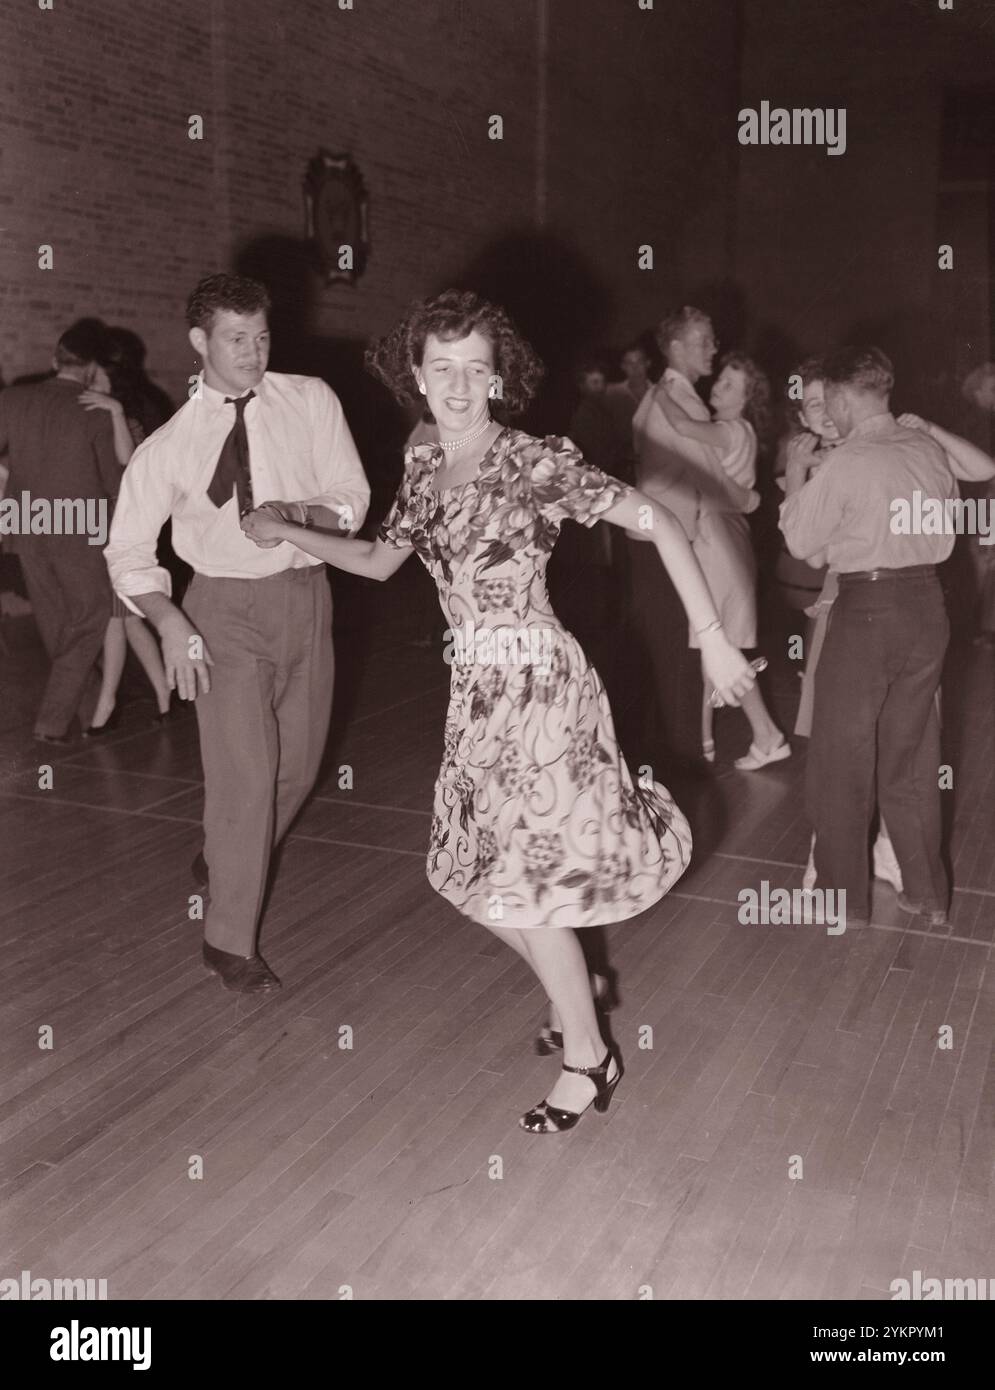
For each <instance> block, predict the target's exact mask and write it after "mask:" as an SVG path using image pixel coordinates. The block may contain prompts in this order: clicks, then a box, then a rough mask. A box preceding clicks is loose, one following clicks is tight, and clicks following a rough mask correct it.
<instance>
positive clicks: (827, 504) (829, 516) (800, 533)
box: [778, 463, 848, 560]
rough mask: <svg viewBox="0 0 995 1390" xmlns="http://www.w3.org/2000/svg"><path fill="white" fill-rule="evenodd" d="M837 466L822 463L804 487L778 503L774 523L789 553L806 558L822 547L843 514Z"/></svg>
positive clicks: (836, 529) (839, 525) (834, 533)
mask: <svg viewBox="0 0 995 1390" xmlns="http://www.w3.org/2000/svg"><path fill="white" fill-rule="evenodd" d="M837 472H838V470H837V469H835V468H833V467H831V466H830V464H828V463H827V464H824V465H823V467H822V468H820V469H819V470H818V472H817V473H816V474H815V476H814V477H812V478H810V479H809V480H808V482H807V483H806V484H805V486H804V487H802V488H799V490H798V491H797V492H796V493H793V494H792V496H791V497H788V498H786V500H785V501H783V502H782V503H781V509H780V519H779V521H778V525H779V526H780V528H781V532H782V534H783V535H784V541H785V544H786V545H787V547H788V549H789V550H790V552H791V554H792V555H794V556H795V557H796V558H797V559H799V560H807V559H808V558H809V557H810V556H812V555H817V554H818V553H819V552H820V551H822V550H825V548H826V546H827V545H828V544H829V542H830V541H831V540H833V539H834V538H835V537H837V536H838V535H839V534H840V533H841V531H842V530H843V529H844V528H843V523H844V522H845V520H846V517H847V511H848V508H847V504H846V501H845V499H844V495H843V493H842V491H841V490H840V488H839V487H838V486H837V481H836V474H837Z"/></svg>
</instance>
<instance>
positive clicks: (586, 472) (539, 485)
mask: <svg viewBox="0 0 995 1390" xmlns="http://www.w3.org/2000/svg"><path fill="white" fill-rule="evenodd" d="M536 446H537V448H538V449H539V454H538V457H537V458H536V459H535V461H534V463H533V464H532V467H531V483H532V496H533V499H534V500H535V501H536V502H537V503H538V506H539V510H540V511H541V512H542V515H543V516H544V517H546V519H547V520H548V521H553V522H561V521H565V520H567V519H568V518H569V520H571V521H579V522H580V524H581V525H582V526H593V525H594V523H595V522H596V521H598V520H599V519H600V517H601V515H602V514H603V513H604V512H606V511H608V510H609V508H611V507H613V506H614V505H615V503H616V502H617V501H618V500H619V498H621V497H624V496H625V495H626V493H628V492H630V491H631V489H630V488H629V486H628V484H627V483H622V482H619V480H618V479H617V478H612V477H611V476H610V475H609V474H607V473H604V472H602V470H601V469H600V468H596V467H595V465H594V464H593V463H588V462H587V460H586V459H585V458H584V456H583V454H582V453H581V452H580V450H579V449H578V448H577V445H576V444H574V442H573V441H572V440H570V439H566V438H559V437H557V436H555V435H547V437H546V438H545V439H543V440H536Z"/></svg>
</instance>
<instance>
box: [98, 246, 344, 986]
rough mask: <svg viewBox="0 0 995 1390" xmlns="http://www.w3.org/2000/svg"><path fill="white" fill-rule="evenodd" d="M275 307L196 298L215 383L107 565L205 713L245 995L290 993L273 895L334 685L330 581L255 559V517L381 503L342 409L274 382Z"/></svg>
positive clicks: (205, 741)
mask: <svg viewBox="0 0 995 1390" xmlns="http://www.w3.org/2000/svg"><path fill="white" fill-rule="evenodd" d="M269 307H270V301H269V295H268V293H267V291H266V288H265V286H263V285H261V284H260V283H259V282H258V281H255V280H249V279H246V278H244V277H242V276H236V275H225V274H220V275H210V276H208V277H206V278H205V279H204V280H202V281H201V282H200V284H199V285H198V286H197V288H196V289H195V290H194V292H193V294H192V295H191V296H190V299H189V302H188V304H187V321H188V324H189V327H190V341H191V343H192V344H193V347H194V349H195V351H196V352H197V353H198V355H199V357H200V358H201V360H202V362H203V372H202V374H201V376H200V377H199V378H198V379H197V382H196V385H195V386H194V388H193V390H192V393H191V397H190V399H189V400H188V401H187V402H186V404H185V405H184V406H182V407H181V409H180V410H178V411H177V413H176V414H175V415H174V416H173V417H172V419H171V420H169V421H168V422H167V423H166V424H165V425H163V426H162V428H161V429H158V430H156V432H155V433H154V434H152V435H150V436H149V438H148V439H146V440H145V441H144V443H142V444H141V445H139V447H138V448H137V449H136V450H135V453H134V455H133V456H132V459H131V462H130V463H129V465H128V468H127V470H126V472H125V475H124V479H123V481H122V485H121V491H120V495H119V500H118V505H117V510H116V512H115V515H114V521H113V524H112V527H111V536H110V542H109V544H108V546H107V549H106V551H105V554H106V558H107V564H108V567H109V569H110V574H111V583H112V584H113V586H114V588H115V589H116V591H117V592H118V593H119V594H120V595H121V597H122V598H123V599H124V601H125V603H127V605H128V606H129V607H130V608H133V609H134V611H135V612H138V613H142V614H144V616H145V617H146V618H148V619H149V621H150V622H152V623H153V624H154V625H155V627H156V628H157V629H158V631H159V635H160V638H161V640H162V651H163V659H164V662H165V666H166V673H167V676H168V678H169V681H170V685H171V686H172V687H174V688H175V689H176V690H177V691H178V693H179V695H180V696H181V697H182V698H183V699H187V700H195V701H196V710H197V720H198V725H199V729H200V746H201V760H202V763H203V767H204V852H203V856H202V857H201V856H198V860H199V863H200V867H201V877H202V879H203V880H206V877H207V872H208V871H209V874H210V901H209V906H208V910H207V914H206V918H205V923H204V948H203V949H204V962H205V964H206V965H207V966H208V968H209V969H211V970H212V971H214V972H215V973H216V974H218V975H220V977H221V980H222V983H223V984H224V985H225V987H226V988H228V989H233V990H237V991H239V992H241V993H261V992H264V991H266V990H270V989H276V988H278V987H279V984H280V981H279V980H278V979H277V977H276V976H275V975H274V974H273V972H272V971H271V970H270V969H269V967H268V966H267V965H266V962H265V961H264V960H263V958H262V957H261V956H260V955H259V953H258V950H257V940H258V933H259V919H260V913H261V909H262V901H263V894H264V892H265V888H266V881H267V876H268V873H269V867H270V859H271V855H272V851H273V848H274V846H275V845H276V844H278V843H279V841H280V839H281V838H282V836H283V835H284V833H285V832H286V830H287V827H288V826H289V824H290V822H291V821H292V820H293V818H294V816H295V815H296V813H297V811H298V810H299V809H300V807H301V805H302V803H303V801H304V799H305V797H306V796H307V794H308V792H309V791H310V790H311V787H312V785H313V784H314V780H315V777H316V775H317V772H318V767H319V764H320V761H321V756H322V753H323V751H324V747H325V740H326V737H327V733H328V724H329V719H330V715H331V704H332V680H333V669H334V668H333V654H332V605H331V593H330V590H329V587H328V581H327V576H326V573H325V567H324V565H322V564H321V563H320V562H319V561H317V560H314V559H312V558H311V556H309V555H305V554H304V552H303V551H300V550H297V549H296V548H295V547H294V546H291V545H289V544H287V543H286V542H283V541H279V542H275V543H274V542H269V543H267V544H264V545H263V544H256V543H255V542H253V541H251V540H250V539H249V538H248V537H247V536H246V535H245V533H244V532H243V531H242V529H241V527H240V525H239V521H240V517H241V516H242V515H243V514H244V513H245V512H247V511H250V510H252V509H253V508H258V507H261V506H267V507H270V508H273V509H275V510H277V511H279V512H280V513H281V514H282V515H283V516H284V517H285V519H287V520H289V521H294V522H297V523H298V524H304V525H313V526H316V527H319V528H321V529H327V530H334V531H336V532H338V533H349V532H353V531H355V530H357V529H358V528H359V527H360V526H361V525H362V523H363V520H364V517H365V515H366V509H367V506H368V504H369V497H370V491H369V486H368V484H367V481H366V476H365V474H364V472H363V469H362V466H361V464H360V461H359V456H358V454H357V452H356V447H355V444H354V443H353V439H352V435H351V434H350V432H349V427H348V425H347V424H346V421H345V417H344V415H343V412H342V407H341V405H340V404H339V400H338V397H337V396H336V395H335V392H334V391H332V390H331V388H330V387H328V386H327V385H326V384H325V383H324V382H323V381H321V380H319V379H318V378H317V377H305V376H289V375H285V374H283V373H277V372H268V371H267V370H266V365H267V362H268V360H269V347H270V338H269V326H268V317H267V315H268V310H269ZM167 517H171V518H172V529H173V547H174V549H175V550H176V553H177V554H178V555H180V556H181V557H182V558H183V559H184V560H186V561H187V563H188V564H189V565H191V567H192V568H193V570H194V577H193V580H192V581H191V584H190V587H189V589H188V591H187V593H186V596H185V598H184V603H183V608H182V609H180V608H177V607H176V606H175V604H173V603H172V601H171V599H170V592H171V589H170V579H169V575H168V573H167V572H166V570H164V569H162V568H161V567H160V566H159V565H158V564H157V562H156V538H157V537H158V534H159V530H160V528H161V526H162V525H163V523H164V521H165V520H166V518H167ZM196 864H197V861H195V871H196Z"/></svg>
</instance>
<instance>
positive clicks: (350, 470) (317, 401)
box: [301, 377, 370, 532]
mask: <svg viewBox="0 0 995 1390" xmlns="http://www.w3.org/2000/svg"><path fill="white" fill-rule="evenodd" d="M308 406H309V409H310V412H311V422H312V426H313V429H312V439H313V445H312V448H313V454H312V459H313V464H314V471H315V475H316V476H317V478H318V479H319V482H320V483H321V489H320V491H319V492H318V494H317V495H316V496H314V497H306V498H302V499H301V500H302V501H304V502H306V503H307V504H308V506H311V507H327V508H328V510H329V511H332V512H337V513H338V515H339V518H340V525H341V529H342V530H343V531H349V532H354V531H358V530H359V528H360V527H361V526H362V524H363V522H364V521H365V520H366V513H367V510H368V508H369V505H370V485H369V483H368V482H367V480H366V474H365V473H364V472H363V465H362V463H361V462H360V458H359V453H358V451H357V449H356V445H355V442H354V440H353V437H352V432H351V431H350V429H349V426H348V424H347V422H346V418H345V412H344V411H343V409H342V405H341V402H340V401H339V398H338V396H337V395H336V394H335V392H334V391H333V390H332V388H331V387H330V386H328V385H327V384H326V383H325V382H324V381H321V380H319V379H318V378H317V377H313V378H312V379H311V381H310V382H309V389H308Z"/></svg>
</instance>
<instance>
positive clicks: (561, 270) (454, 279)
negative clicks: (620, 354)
mask: <svg viewBox="0 0 995 1390" xmlns="http://www.w3.org/2000/svg"><path fill="white" fill-rule="evenodd" d="M450 288H452V289H466V290H475V291H476V292H477V293H478V294H481V295H483V297H484V298H485V299H489V300H491V301H493V302H494V303H495V304H500V305H501V306H502V307H503V308H504V309H506V310H507V312H508V313H509V314H510V316H511V318H512V319H513V321H514V323H515V324H516V326H517V327H518V329H519V331H520V332H521V333H522V335H523V336H524V337H525V338H527V339H528V341H529V342H530V343H531V344H532V346H533V347H534V348H535V350H536V352H537V353H538V354H539V356H540V357H541V358H542V361H543V363H544V364H545V367H546V378H545V381H544V382H543V387H542V390H541V392H540V395H539V398H538V399H537V400H536V401H535V402H534V403H533V405H532V407H531V408H530V410H529V411H528V413H527V415H525V416H524V417H523V418H522V420H521V422H520V423H521V425H522V427H523V428H524V429H529V430H531V431H533V432H534V433H536V434H547V433H549V434H562V433H565V432H566V428H567V422H568V421H569V419H570V415H571V412H572V410H573V405H574V400H573V396H574V388H573V372H574V368H575V367H576V365H577V362H578V361H579V360H580V359H581V358H583V357H584V356H585V355H586V354H587V353H589V352H591V351H592V350H594V349H596V348H598V347H600V346H601V344H602V343H603V342H604V341H605V338H606V335H607V331H608V327H609V323H610V320H611V314H612V308H613V305H612V299H611V294H610V292H609V289H608V286H607V284H606V283H605V281H604V279H603V278H602V277H601V275H600V273H599V272H598V271H597V270H596V269H595V268H594V267H593V266H592V265H591V264H590V262H589V261H587V259H586V258H585V257H584V256H583V255H581V253H580V252H579V251H577V249H576V248H575V247H573V246H571V245H570V244H569V242H567V241H565V240H564V239H563V238H562V237H559V236H556V235H555V234H553V233H550V232H536V231H531V230H521V231H509V232H507V233H505V234H504V235H502V236H500V237H497V238H495V239H494V240H493V241H490V242H488V243H487V245H486V246H484V247H483V248H482V249H481V250H480V251H478V252H477V253H476V254H475V255H474V256H472V257H471V258H470V260H468V261H467V262H465V263H464V264H463V265H462V266H461V267H459V268H458V269H456V270H454V272H453V273H452V274H451V275H449V276H447V277H446V279H445V280H444V282H440V283H439V284H438V285H437V286H436V287H435V289H436V290H437V291H441V290H443V289H450Z"/></svg>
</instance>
